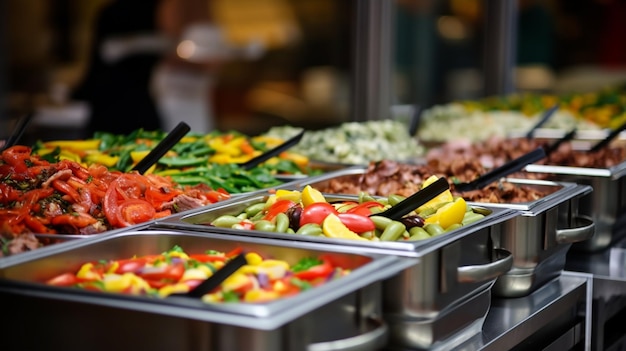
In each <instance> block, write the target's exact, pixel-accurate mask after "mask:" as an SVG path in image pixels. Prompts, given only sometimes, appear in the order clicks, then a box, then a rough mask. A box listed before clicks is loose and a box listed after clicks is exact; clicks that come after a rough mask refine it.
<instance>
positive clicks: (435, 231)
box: [424, 223, 445, 236]
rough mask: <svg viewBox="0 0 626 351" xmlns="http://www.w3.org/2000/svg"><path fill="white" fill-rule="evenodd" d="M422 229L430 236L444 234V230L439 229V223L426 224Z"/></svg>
mask: <svg viewBox="0 0 626 351" xmlns="http://www.w3.org/2000/svg"><path fill="white" fill-rule="evenodd" d="M424 229H425V230H426V231H427V232H428V234H430V235H431V236H436V235H441V234H443V233H445V230H444V229H443V228H442V227H441V225H440V224H439V223H428V224H426V225H424Z"/></svg>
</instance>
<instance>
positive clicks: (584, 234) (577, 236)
mask: <svg viewBox="0 0 626 351" xmlns="http://www.w3.org/2000/svg"><path fill="white" fill-rule="evenodd" d="M575 221H576V225H577V227H575V228H567V229H557V230H556V242H557V243H559V244H569V243H576V242H579V241H584V240H587V239H590V238H591V237H592V236H593V234H594V233H595V231H596V225H595V223H594V222H593V220H592V219H591V218H588V217H583V216H581V217H576V218H575Z"/></svg>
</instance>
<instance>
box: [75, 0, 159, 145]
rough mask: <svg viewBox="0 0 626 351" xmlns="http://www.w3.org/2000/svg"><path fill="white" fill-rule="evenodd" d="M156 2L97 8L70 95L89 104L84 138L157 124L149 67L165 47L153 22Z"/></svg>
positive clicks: (123, 1)
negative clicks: (82, 68) (85, 61)
mask: <svg viewBox="0 0 626 351" xmlns="http://www.w3.org/2000/svg"><path fill="white" fill-rule="evenodd" d="M160 3H161V0H132V1H127V0H117V1H113V2H111V3H110V4H109V5H107V6H105V7H104V8H103V9H102V11H101V13H100V15H99V17H98V20H97V24H96V27H95V28H96V29H95V36H94V38H93V41H92V43H93V44H92V48H91V53H90V55H91V57H90V62H89V65H88V68H87V71H86V73H85V76H84V78H83V80H82V82H81V83H80V84H79V85H78V87H77V88H76V90H75V91H74V94H73V95H74V96H73V98H74V99H76V100H82V101H86V102H87V103H88V104H89V109H90V114H89V120H88V124H87V128H86V131H85V133H86V137H90V136H92V135H93V133H94V132H96V131H107V132H112V133H123V134H126V133H129V132H131V131H133V130H136V129H138V128H143V129H144V130H156V129H161V128H162V126H163V122H162V118H161V116H160V115H159V113H158V110H157V107H156V103H155V100H154V98H153V96H152V93H151V89H150V82H151V78H152V73H153V70H154V68H155V66H156V65H157V64H158V63H159V61H160V60H161V59H162V57H163V55H164V53H165V52H166V51H167V49H168V47H169V43H168V40H167V39H166V37H164V36H163V35H162V34H161V32H160V30H159V29H158V26H157V20H156V19H157V16H156V14H157V13H158V8H159V5H160Z"/></svg>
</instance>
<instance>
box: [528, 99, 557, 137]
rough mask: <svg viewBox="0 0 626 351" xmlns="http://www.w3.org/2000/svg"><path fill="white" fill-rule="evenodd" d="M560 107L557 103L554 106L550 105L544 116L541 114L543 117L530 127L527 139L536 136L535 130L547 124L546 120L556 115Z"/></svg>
mask: <svg viewBox="0 0 626 351" xmlns="http://www.w3.org/2000/svg"><path fill="white" fill-rule="evenodd" d="M558 109H559V104H558V103H557V104H555V105H554V106H552V107H550V108H549V109H548V110H547V111H545V112H544V113H543V116H541V118H540V119H539V121H538V122H537V123H535V125H534V126H533V127H532V128H530V130H529V131H528V132H527V133H526V139H528V140H530V139H532V138H533V137H534V134H535V131H536V130H537V129H539V128H541V126H543V125H544V124H546V122H547V121H548V120H549V119H550V118H551V117H552V116H553V115H554V113H555V112H556V111H557V110H558Z"/></svg>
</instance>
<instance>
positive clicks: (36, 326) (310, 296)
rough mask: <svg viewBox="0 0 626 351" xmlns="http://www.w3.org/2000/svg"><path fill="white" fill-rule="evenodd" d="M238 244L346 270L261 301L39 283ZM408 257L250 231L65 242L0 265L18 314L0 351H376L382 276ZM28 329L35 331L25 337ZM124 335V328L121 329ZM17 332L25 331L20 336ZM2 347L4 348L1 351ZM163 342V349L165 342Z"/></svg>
mask: <svg viewBox="0 0 626 351" xmlns="http://www.w3.org/2000/svg"><path fill="white" fill-rule="evenodd" d="M173 245H179V246H180V247H182V248H183V249H184V250H185V251H186V252H188V253H195V252H204V251H205V250H207V249H214V250H220V251H229V250H232V249H234V248H237V247H241V248H243V249H244V250H250V251H254V252H257V253H259V254H261V255H264V256H266V257H275V258H277V259H282V260H286V261H287V262H289V263H291V264H294V263H295V262H296V261H297V260H298V259H300V258H303V257H311V256H314V255H319V254H321V253H324V254H329V255H332V256H334V257H335V258H337V259H341V262H342V264H344V265H345V267H346V268H351V269H352V271H351V273H350V274H348V275H347V276H344V277H341V278H339V279H337V280H333V281H329V282H327V283H325V284H323V285H321V286H316V287H314V288H312V289H310V290H306V291H303V292H301V293H300V294H298V295H295V296H292V297H289V298H285V299H281V300H278V301H273V302H268V303H256V304H255V303H223V304H207V303H204V302H202V301H201V300H200V299H190V298H186V297H174V298H170V297H168V298H155V297H145V296H130V295H123V294H115V293H104V292H95V291H85V290H79V289H75V288H64V287H54V286H48V285H45V284H43V283H41V282H42V281H45V280H46V279H49V278H51V277H53V276H56V275H58V274H60V273H63V272H68V271H73V270H76V269H77V268H79V267H80V265H81V264H82V263H85V262H88V261H97V260H100V259H121V258H128V257H133V255H138V256H140V255H148V254H154V253H160V252H163V251H166V250H168V249H170V248H171V247H172V246H173ZM418 261H419V259H417V258H399V257H395V256H392V255H380V254H373V253H363V252H359V251H358V250H356V249H355V248H354V247H340V246H326V245H317V244H312V243H308V244H306V245H304V244H303V243H298V242H284V241H281V242H280V245H277V243H276V242H272V241H271V240H266V239H261V238H252V237H247V238H243V237H228V236H224V235H215V234H211V233H193V232H186V231H182V230H181V231H167V230H146V231H128V232H124V233H114V234H104V235H100V236H98V237H94V238H90V239H85V240H74V241H71V242H67V243H64V244H62V245H55V246H51V247H48V248H46V249H42V250H40V251H38V252H32V253H31V254H30V255H18V256H12V257H8V258H6V259H4V260H1V261H0V296H3V298H5V300H4V301H11V305H12V308H14V311H15V310H17V311H20V313H18V316H16V318H15V319H12V321H11V323H9V324H11V325H10V326H5V327H6V328H4V332H6V333H8V334H7V335H9V334H10V335H12V336H13V337H12V338H8V339H12V340H6V343H3V349H4V350H6V349H16V350H17V349H41V348H44V347H45V348H52V349H54V348H57V349H66V350H70V349H90V350H100V349H102V350H105V349H107V350H108V349H117V348H119V347H120V345H122V344H120V343H123V346H124V348H134V349H151V348H153V349H163V348H166V346H168V345H169V346H168V347H169V348H171V349H177V350H185V349H188V350H195V349H199V348H201V346H202V347H204V348H205V349H207V350H244V349H245V350H268V351H270V350H271V351H275V350H311V351H313V350H352V349H354V347H356V348H358V349H362V350H376V349H378V348H380V347H381V346H383V345H385V343H386V339H387V335H388V333H387V325H386V323H385V322H384V321H383V320H382V319H381V316H382V308H381V301H382V300H381V282H382V281H384V280H385V279H387V278H389V277H390V276H393V275H395V274H397V273H398V272H400V271H402V270H404V269H408V268H409V267H411V266H413V265H415V264H416V263H417V262H418ZM27 330H30V331H31V332H35V333H36V335H37V337H36V338H32V337H31V338H29V337H26V335H23V334H24V333H26V331H27ZM124 331H127V332H124ZM20 335H22V336H24V337H20ZM5 346H6V347H5ZM170 346H171V347H170Z"/></svg>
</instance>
